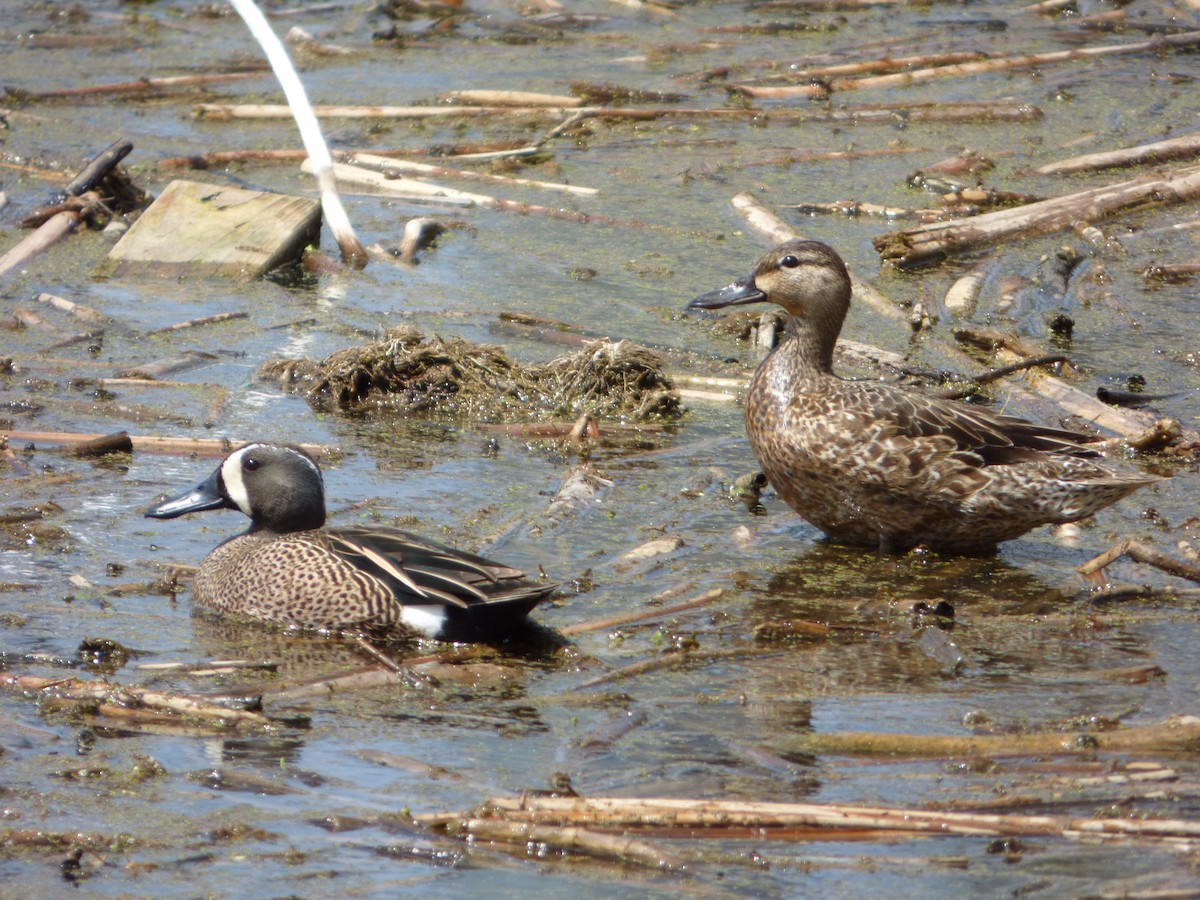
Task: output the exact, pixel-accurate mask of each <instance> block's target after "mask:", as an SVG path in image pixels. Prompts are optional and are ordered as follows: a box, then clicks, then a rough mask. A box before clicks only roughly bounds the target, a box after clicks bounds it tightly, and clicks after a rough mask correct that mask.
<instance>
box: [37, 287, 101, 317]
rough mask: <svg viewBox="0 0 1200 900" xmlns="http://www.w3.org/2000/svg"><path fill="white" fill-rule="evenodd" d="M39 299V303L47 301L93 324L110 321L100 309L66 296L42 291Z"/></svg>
mask: <svg viewBox="0 0 1200 900" xmlns="http://www.w3.org/2000/svg"><path fill="white" fill-rule="evenodd" d="M37 301H38V303H47V304H49V305H50V306H53V307H54V308H55V309H61V310H62V311H63V312H66V313H70V314H71V315H73V316H74V317H75V318H77V319H80V320H81V321H84V322H90V323H91V324H93V325H103V324H104V323H106V322H107V321H108V316H106V315H104V313H102V312H100V311H99V310H96V309H92V308H91V307H90V306H84V305H83V304H81V303H75V302H74V301H72V300H67V299H66V298H65V297H58V296H56V295H54V294H47V293H41V294H38V295H37Z"/></svg>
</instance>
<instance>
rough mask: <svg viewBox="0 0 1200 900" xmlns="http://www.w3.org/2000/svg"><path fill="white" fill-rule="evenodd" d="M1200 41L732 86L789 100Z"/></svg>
mask: <svg viewBox="0 0 1200 900" xmlns="http://www.w3.org/2000/svg"><path fill="white" fill-rule="evenodd" d="M1196 44H1200V31H1188V32H1184V33H1183V34H1172V35H1165V36H1158V37H1155V38H1153V39H1151V40H1148V41H1138V42H1136V43H1131V44H1114V45H1109V46H1104V47H1077V48H1075V49H1073V50H1056V51H1053V52H1051V53H1024V54H1021V55H1019V56H993V57H990V58H988V59H984V60H978V61H976V62H963V63H957V64H953V65H946V66H932V67H929V68H925V69H910V70H907V71H903V72H894V73H892V74H889V75H873V76H868V77H864V78H830V79H828V80H825V81H823V82H822V83H820V84H801V85H793V86H790V87H759V86H756V85H735V86H733V89H735V90H737V91H739V92H741V93H743V94H745V95H746V96H748V97H754V98H756V99H770V100H790V99H795V98H800V97H823V96H826V95H828V94H830V93H840V92H843V91H854V90H865V89H867V88H893V87H907V86H909V85H914V84H920V83H922V82H925V81H931V80H933V79H935V78H963V77H966V76H971V75H984V74H988V73H992V72H1009V71H1012V70H1014V69H1032V68H1035V67H1036V68H1041V67H1044V66H1048V65H1052V64H1054V63H1063V62H1074V61H1077V60H1082V59H1094V58H1097V57H1101V56H1115V55H1126V54H1133V53H1161V52H1163V51H1165V50H1167V49H1180V48H1184V47H1193V46H1195V45H1196Z"/></svg>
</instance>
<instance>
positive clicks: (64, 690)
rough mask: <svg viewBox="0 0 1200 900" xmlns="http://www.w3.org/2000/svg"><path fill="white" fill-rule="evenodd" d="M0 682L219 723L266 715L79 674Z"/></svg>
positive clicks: (262, 720) (1, 678)
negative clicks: (80, 676) (74, 676)
mask: <svg viewBox="0 0 1200 900" xmlns="http://www.w3.org/2000/svg"><path fill="white" fill-rule="evenodd" d="M0 684H2V685H6V686H8V687H13V688H17V689H19V690H25V691H38V692H45V693H47V694H49V695H52V696H55V697H58V698H61V699H66V700H71V701H93V700H99V701H102V702H104V703H110V704H112V705H113V706H114V707H117V708H119V709H123V710H128V709H130V708H137V707H147V708H148V709H151V710H155V711H159V712H167V713H173V714H175V716H186V717H189V718H195V719H202V720H204V721H208V722H216V723H219V724H222V725H229V726H239V725H252V726H255V727H259V728H267V727H269V726H270V725H271V721H270V719H268V718H267V717H266V716H264V715H263V714H262V713H257V712H253V711H251V710H247V709H234V708H231V707H226V706H219V705H217V704H215V703H209V702H208V701H207V700H205V699H204V698H202V697H190V696H187V695H186V694H175V693H167V692H164V691H154V690H150V689H149V688H144V687H140V686H138V685H121V684H114V683H112V682H109V681H84V680H82V679H80V678H41V677H38V676H34V675H11V674H3V675H0Z"/></svg>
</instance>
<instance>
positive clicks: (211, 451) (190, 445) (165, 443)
mask: <svg viewBox="0 0 1200 900" xmlns="http://www.w3.org/2000/svg"><path fill="white" fill-rule="evenodd" d="M103 437H104V435H102V434H83V433H76V432H64V431H5V430H0V439H4V440H8V441H9V442H10V443H28V444H35V445H36V444H51V445H56V444H57V445H65V446H69V447H70V446H75V445H77V444H81V443H84V442H86V441H94V440H97V439H99V438H103ZM129 439H130V440H131V441H132V442H133V449H135V450H139V451H142V452H147V453H167V454H181V455H188V454H196V455H197V456H227V455H229V453H230V452H231V451H232V450H233V449H234V447H237V446H239V445H240V444H244V443H246V442H245V441H235V440H231V439H229V438H181V437H151V436H148V435H136V434H134V435H130V437H129ZM300 446H301V447H303V448H304V450H305V452H307V453H308V454H310V455H311V456H315V457H318V458H320V457H322V456H330V455H334V454H337V453H340V452H341V451H339V450H338V449H337V448H336V447H330V446H327V445H324V444H301V445H300Z"/></svg>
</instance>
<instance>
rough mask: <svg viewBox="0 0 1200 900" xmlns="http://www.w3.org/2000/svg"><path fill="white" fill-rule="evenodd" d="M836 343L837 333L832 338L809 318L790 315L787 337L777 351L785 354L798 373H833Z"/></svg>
mask: <svg viewBox="0 0 1200 900" xmlns="http://www.w3.org/2000/svg"><path fill="white" fill-rule="evenodd" d="M836 343H837V336H836V335H834V336H833V337H832V338H831V337H830V336H829V335H827V334H825V333H824V331H823V330H822V329H820V328H818V327H817V326H816V325H814V323H812V322H811V321H809V320H808V319H804V318H801V317H800V316H788V321H787V337H786V338H785V339H784V341H783V343H782V344H780V345H779V348H778V349H777V350H776V351H775V352H776V353H779V354H782V355H783V357H784V358H785V359H786V360H787V362H788V364H789V365H790V367H791V368H792V370H793V371H794V373H795V374H796V375H800V376H814V375H833V347H834V345H835V344H836Z"/></svg>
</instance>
